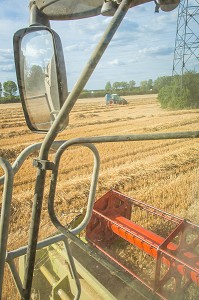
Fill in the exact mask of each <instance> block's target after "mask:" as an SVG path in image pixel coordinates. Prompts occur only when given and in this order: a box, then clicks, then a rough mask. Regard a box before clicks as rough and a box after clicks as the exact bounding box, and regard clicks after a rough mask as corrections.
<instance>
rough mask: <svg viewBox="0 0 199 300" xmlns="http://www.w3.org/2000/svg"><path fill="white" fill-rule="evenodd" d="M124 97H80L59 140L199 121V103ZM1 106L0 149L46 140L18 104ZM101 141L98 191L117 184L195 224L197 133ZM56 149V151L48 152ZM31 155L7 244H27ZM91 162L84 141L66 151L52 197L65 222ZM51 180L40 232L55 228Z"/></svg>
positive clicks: (78, 206) (17, 190) (0, 152)
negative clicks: (112, 100) (173, 104)
mask: <svg viewBox="0 0 199 300" xmlns="http://www.w3.org/2000/svg"><path fill="white" fill-rule="evenodd" d="M125 98H126V99H127V100H128V105H126V106H119V105H112V106H106V105H105V102H104V99H103V98H99V99H82V100H79V101H78V102H77V104H76V105H75V107H74V109H73V110H72V112H71V114H70V121H69V126H68V127H67V129H66V130H64V131H63V132H61V133H59V135H58V138H57V139H59V140H68V139H71V138H76V137H87V136H99V135H119V134H140V133H158V132H176V131H189V130H191V131H193V130H198V128H199V109H193V110H178V111H171V110H170V111H169V110H163V109H161V108H160V106H159V103H158V101H157V99H156V96H155V95H145V96H131V97H130V96H129V97H125ZM0 108H1V109H0V138H1V144H0V156H2V157H5V158H6V159H8V160H9V161H10V162H14V160H15V159H16V157H17V156H18V155H19V153H20V152H21V151H22V150H23V149H24V148H26V147H27V146H29V145H30V144H32V143H35V142H40V141H42V139H43V137H44V135H41V134H40V135H38V134H33V133H31V132H30V131H29V130H28V128H27V127H26V125H25V121H24V117H23V113H22V109H21V107H20V104H13V105H12V104H7V105H1V106H0ZM96 146H97V148H98V150H99V153H100V156H101V166H100V176H99V182H98V188H97V196H96V198H98V197H100V196H101V195H103V194H104V193H105V192H107V191H108V190H109V189H110V188H114V189H116V190H119V191H120V192H122V193H124V194H126V195H128V196H131V197H133V198H136V199H139V200H141V201H143V202H146V203H148V204H151V205H153V206H156V207H157V208H160V209H162V210H164V211H167V212H169V213H172V214H176V215H178V216H180V217H183V218H187V219H189V220H191V221H192V222H194V223H196V224H197V223H198V219H199V210H198V208H199V204H198V197H199V196H198V178H199V172H198V167H199V150H198V149H199V147H198V146H199V140H198V139H181V140H164V141H163V140H162V141H153V142H152V141H140V142H137V141H136V142H120V143H108V144H97V145H96ZM53 155H54V154H53V152H52V153H51V158H52V157H53ZM34 157H37V153H35V154H33V155H31V157H29V158H28V159H27V160H26V162H25V164H24V166H23V167H22V168H21V170H20V171H19V172H18V173H17V174H16V175H15V181H14V183H15V184H14V192H13V201H12V209H11V224H10V229H9V232H10V233H9V241H8V248H9V250H10V249H14V248H17V247H20V246H22V245H25V244H26V243H27V232H28V224H29V220H30V214H31V205H32V199H33V194H34V182H35V177H36V169H35V168H33V167H32V160H33V158H34ZM92 167H93V158H92V154H91V153H90V152H89V150H87V149H85V148H83V147H80V146H76V147H71V148H69V149H68V150H67V151H66V152H65V153H64V154H63V156H62V159H61V163H60V169H59V178H58V185H57V191H56V201H55V202H56V213H57V215H58V216H59V218H60V220H61V222H62V223H63V224H66V223H67V222H69V221H70V220H72V219H73V218H74V217H75V215H76V214H77V213H79V212H81V211H82V209H84V208H85V207H86V203H87V197H88V192H89V188H90V178H91V173H92ZM1 174H3V171H2V170H1ZM48 184H49V178H48V179H47V181H46V193H45V201H44V204H43V211H42V221H41V229H40V238H44V237H46V236H48V235H50V234H53V232H55V231H56V230H55V228H54V227H53V225H51V222H50V220H49V218H48V213H47V195H48ZM1 192H2V190H1ZM0 199H1V198H0ZM145 220H146V223H147V222H150V220H147V218H146V219H145ZM151 222H152V221H151ZM128 257H129V255H128ZM9 281H10V280H9V278H8V277H7V276H6V278H5V283H4V286H5V287H8V286H10V283H9ZM4 295H5V299H13V298H12V296H11V295H10V292H8V289H7V288H6V289H5V293H4Z"/></svg>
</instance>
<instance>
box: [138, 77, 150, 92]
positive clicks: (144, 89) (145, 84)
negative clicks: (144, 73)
mask: <svg viewBox="0 0 199 300" xmlns="http://www.w3.org/2000/svg"><path fill="white" fill-rule="evenodd" d="M140 89H141V91H142V92H143V93H146V92H147V90H148V82H147V80H143V81H141V82H140Z"/></svg>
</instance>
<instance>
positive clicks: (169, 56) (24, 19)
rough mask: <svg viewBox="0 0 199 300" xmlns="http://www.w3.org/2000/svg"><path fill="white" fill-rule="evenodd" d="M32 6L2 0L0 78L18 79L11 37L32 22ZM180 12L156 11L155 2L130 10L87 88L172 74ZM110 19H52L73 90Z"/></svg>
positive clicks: (1, 80)
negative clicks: (30, 8)
mask: <svg viewBox="0 0 199 300" xmlns="http://www.w3.org/2000/svg"><path fill="white" fill-rule="evenodd" d="M28 4H29V1H28V0H20V1H14V0H1V9H0V21H1V27H0V37H1V39H0V40H1V43H0V82H4V81H7V80H14V81H16V76H15V68H14V61H13V48H12V38H13V34H14V32H15V31H17V30H18V29H20V28H23V27H27V26H28V22H29V9H28ZM177 12H178V11H177V9H176V10H174V11H172V12H169V13H165V12H162V11H160V13H159V14H158V13H154V3H153V2H150V3H147V4H142V5H139V6H137V7H135V8H132V9H130V10H129V12H128V13H127V15H126V17H125V19H124V20H123V23H122V24H121V25H120V28H119V30H118V31H117V33H116V34H115V36H114V38H113V40H112V42H111V44H110V45H109V47H108V49H107V50H106V52H105V54H104V56H103V57H102V59H101V60H100V62H99V65H98V66H97V68H96V70H95V71H94V73H93V75H92V77H91V78H90V80H89V82H88V83H87V85H86V87H85V88H87V89H91V90H92V89H100V88H104V87H105V84H106V82H107V81H110V82H111V83H113V82H115V81H127V82H129V81H130V80H134V81H135V82H136V85H139V83H140V82H141V81H143V80H148V79H153V80H155V79H156V78H157V77H158V76H164V75H171V74H172V65H173V52H174V46H175V35H176V26H177ZM110 20H111V18H109V17H103V16H98V17H93V18H89V19H82V20H73V21H53V22H51V27H52V29H54V30H55V31H56V32H57V33H58V34H59V35H60V37H61V40H62V45H63V50H64V56H65V63H66V70H67V78H68V86H69V90H71V89H72V87H73V85H74V84H75V82H76V81H77V79H78V77H79V76H80V74H81V72H82V70H83V68H84V66H85V64H86V62H87V61H88V59H89V57H90V55H91V53H92V51H93V50H94V49H95V46H96V45H97V42H98V41H99V38H100V36H101V35H102V34H103V32H104V30H105V28H106V27H107V25H108V23H109V22H110Z"/></svg>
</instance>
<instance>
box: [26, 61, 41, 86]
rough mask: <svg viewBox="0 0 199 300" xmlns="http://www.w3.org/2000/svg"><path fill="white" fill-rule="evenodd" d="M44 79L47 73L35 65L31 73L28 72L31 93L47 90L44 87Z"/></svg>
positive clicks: (27, 81)
mask: <svg viewBox="0 0 199 300" xmlns="http://www.w3.org/2000/svg"><path fill="white" fill-rule="evenodd" d="M44 78H45V73H44V70H43V69H42V67H40V66H38V65H33V66H32V67H31V69H30V71H29V72H27V78H26V83H27V88H28V89H29V90H30V91H34V90H36V91H43V90H44V89H45V86H44Z"/></svg>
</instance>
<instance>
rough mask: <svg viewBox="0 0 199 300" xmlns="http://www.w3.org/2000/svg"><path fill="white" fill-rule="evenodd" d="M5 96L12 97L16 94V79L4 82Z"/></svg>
mask: <svg viewBox="0 0 199 300" xmlns="http://www.w3.org/2000/svg"><path fill="white" fill-rule="evenodd" d="M3 89H4V93H3V94H4V96H5V97H12V96H15V95H16V92H17V85H16V83H15V82H14V81H11V80H8V81H5V82H4V83H3Z"/></svg>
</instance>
